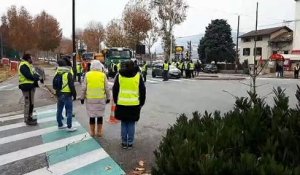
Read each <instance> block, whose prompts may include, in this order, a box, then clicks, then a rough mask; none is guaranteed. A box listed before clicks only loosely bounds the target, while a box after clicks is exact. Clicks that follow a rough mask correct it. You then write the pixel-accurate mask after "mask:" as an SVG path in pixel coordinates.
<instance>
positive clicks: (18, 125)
mask: <svg viewBox="0 0 300 175" xmlns="http://www.w3.org/2000/svg"><path fill="white" fill-rule="evenodd" d="M55 120H56V117H47V118H43V119H40V120H38V123H46V122H50V121H55ZM24 126H26V124H25V123H24V122H20V123H15V124H10V125H5V126H1V127H0V131H5V130H9V129H15V128H20V127H24Z"/></svg>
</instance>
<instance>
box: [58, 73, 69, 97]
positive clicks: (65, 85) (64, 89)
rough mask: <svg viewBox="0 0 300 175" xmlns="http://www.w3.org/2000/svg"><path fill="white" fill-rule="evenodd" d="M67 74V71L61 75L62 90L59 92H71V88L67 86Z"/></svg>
mask: <svg viewBox="0 0 300 175" xmlns="http://www.w3.org/2000/svg"><path fill="white" fill-rule="evenodd" d="M68 74H69V73H64V74H63V75H62V81H63V82H62V90H61V91H60V92H66V93H69V92H71V89H70V87H69V80H68Z"/></svg>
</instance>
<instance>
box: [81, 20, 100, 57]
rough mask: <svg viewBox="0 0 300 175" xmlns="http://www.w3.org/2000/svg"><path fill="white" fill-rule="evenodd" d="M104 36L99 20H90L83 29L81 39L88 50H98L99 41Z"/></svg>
mask: <svg viewBox="0 0 300 175" xmlns="http://www.w3.org/2000/svg"><path fill="white" fill-rule="evenodd" d="M104 38H105V30H104V28H103V25H102V24H101V23H100V22H94V21H91V22H89V24H88V27H87V28H85V29H84V31H83V40H84V43H85V44H86V45H87V48H88V50H89V51H94V52H100V50H101V45H100V43H101V42H102V41H103V40H104Z"/></svg>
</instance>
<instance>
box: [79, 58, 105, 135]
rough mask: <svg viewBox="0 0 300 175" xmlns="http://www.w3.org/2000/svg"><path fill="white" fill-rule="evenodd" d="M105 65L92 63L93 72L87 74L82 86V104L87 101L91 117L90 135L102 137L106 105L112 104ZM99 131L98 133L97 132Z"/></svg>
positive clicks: (87, 108)
mask: <svg viewBox="0 0 300 175" xmlns="http://www.w3.org/2000/svg"><path fill="white" fill-rule="evenodd" d="M102 69H103V65H102V64H101V63H100V61H99V60H93V61H92V62H91V70H90V72H88V73H87V74H86V78H85V79H84V82H83V84H82V90H81V97H80V99H81V100H80V101H81V104H84V101H85V100H86V110H87V114H88V116H89V120H90V121H89V124H90V135H91V136H92V137H93V136H95V135H96V136H97V137H102V135H103V129H102V126H103V116H104V114H105V104H108V103H109V102H110V90H109V87H108V83H107V77H106V75H105V73H104V72H103V71H102ZM96 130H97V131H96Z"/></svg>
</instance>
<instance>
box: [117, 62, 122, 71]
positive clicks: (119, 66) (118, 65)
mask: <svg viewBox="0 0 300 175" xmlns="http://www.w3.org/2000/svg"><path fill="white" fill-rule="evenodd" d="M120 69H121V63H118V64H117V70H118V72H119V71H120Z"/></svg>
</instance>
